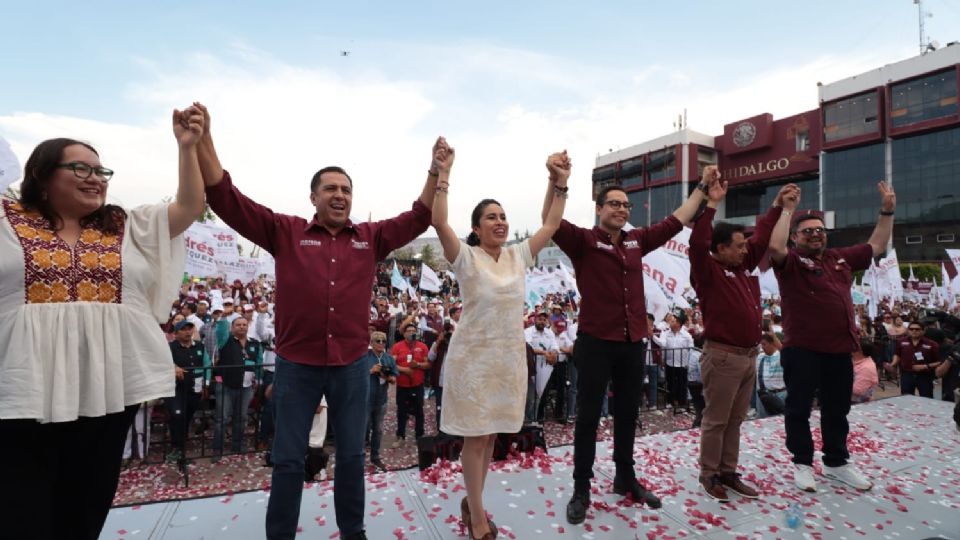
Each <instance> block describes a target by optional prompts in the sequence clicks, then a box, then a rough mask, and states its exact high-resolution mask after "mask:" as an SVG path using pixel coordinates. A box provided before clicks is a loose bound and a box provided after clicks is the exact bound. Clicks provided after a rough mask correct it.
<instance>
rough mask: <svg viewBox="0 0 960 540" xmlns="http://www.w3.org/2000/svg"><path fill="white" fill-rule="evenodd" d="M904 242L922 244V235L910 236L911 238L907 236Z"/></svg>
mask: <svg viewBox="0 0 960 540" xmlns="http://www.w3.org/2000/svg"><path fill="white" fill-rule="evenodd" d="M905 241H906V243H907V244H922V243H923V236H922V235H919V234H915V235H912V236H911V235H908V236H907V237H906V239H905Z"/></svg>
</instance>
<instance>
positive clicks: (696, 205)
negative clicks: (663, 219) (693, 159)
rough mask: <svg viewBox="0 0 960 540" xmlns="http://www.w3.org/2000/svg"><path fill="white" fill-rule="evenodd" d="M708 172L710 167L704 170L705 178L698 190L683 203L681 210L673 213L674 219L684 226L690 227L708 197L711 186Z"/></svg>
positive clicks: (678, 209)
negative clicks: (708, 180) (707, 175)
mask: <svg viewBox="0 0 960 540" xmlns="http://www.w3.org/2000/svg"><path fill="white" fill-rule="evenodd" d="M715 169H716V167H715V166H714V170H715ZM707 170H709V167H708V169H704V178H703V180H702V181H701V182H700V184H699V185H698V186H697V189H695V190H694V191H693V193H691V194H690V196H689V197H687V200H685V201H683V204H681V205H680V207H679V208H677V209H676V210H674V211H673V217H675V218H677V219H679V220H680V223H682V224H684V225H690V222H691V221H693V217H694V216H696V215H697V210H699V209H700V203H702V202H703V200H704V199H705V198H706V196H707V193H706V190H707V189H708V186H709V184H708V182H707V178H706V171H707ZM717 178H719V173H717Z"/></svg>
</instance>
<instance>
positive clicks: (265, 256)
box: [257, 249, 277, 278]
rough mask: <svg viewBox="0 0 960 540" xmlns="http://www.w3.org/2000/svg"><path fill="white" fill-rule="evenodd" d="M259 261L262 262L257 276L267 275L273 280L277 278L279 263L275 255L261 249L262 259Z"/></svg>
mask: <svg viewBox="0 0 960 540" xmlns="http://www.w3.org/2000/svg"><path fill="white" fill-rule="evenodd" d="M257 260H258V261H260V268H259V269H258V270H257V274H265V275H267V276H270V277H272V278H276V277H277V261H276V260H274V258H273V255H271V254H269V253H267V251H266V250H263V249H261V250H260V258H259V259H257Z"/></svg>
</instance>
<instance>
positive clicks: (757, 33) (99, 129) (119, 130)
mask: <svg viewBox="0 0 960 540" xmlns="http://www.w3.org/2000/svg"><path fill="white" fill-rule="evenodd" d="M455 4H456V3H449V2H448V3H440V2H369V1H367V2H363V1H351V2H337V3H333V2H275V3H272V4H270V5H268V4H267V3H265V2H249V1H242V2H230V3H227V2H182V1H172V2H163V3H159V2H153V3H145V2H143V3H141V2H97V1H94V2H88V3H77V2H20V3H18V4H16V5H14V4H12V3H5V5H4V7H3V16H2V21H0V24H2V28H3V31H2V32H0V49H2V50H3V51H5V52H4V54H2V55H0V73H2V74H3V77H2V81H3V83H2V84H0V137H4V138H5V139H7V140H8V141H10V143H11V146H12V147H13V149H14V151H15V152H16V153H17V155H18V156H19V157H20V159H21V162H22V161H23V160H25V159H26V156H27V155H28V154H29V152H30V150H31V149H32V147H33V146H34V145H35V144H36V143H37V142H39V141H40V140H42V139H44V138H47V137H53V136H58V135H70V136H76V137H79V138H83V139H86V140H90V141H91V142H93V143H94V144H95V145H97V146H98V148H99V149H100V151H101V154H102V156H103V158H104V162H105V164H107V165H108V166H112V167H113V168H115V169H117V171H118V172H117V176H116V183H115V184H114V185H113V186H112V187H111V197H113V198H115V199H116V200H117V201H118V202H121V203H122V204H125V205H131V206H132V205H135V204H141V203H148V202H155V201H156V200H158V199H159V198H162V197H163V196H164V195H167V194H171V193H172V192H173V190H174V189H175V176H174V175H175V171H176V154H175V152H176V148H175V144H174V142H173V139H172V135H170V134H169V127H168V126H167V124H168V122H169V120H168V118H169V114H170V110H171V109H172V108H173V107H182V106H184V105H186V104H187V103H189V102H190V101H192V100H194V99H196V100H200V101H203V102H205V103H207V104H208V105H209V106H210V108H211V112H212V114H213V115H214V119H213V125H214V135H215V137H216V140H217V142H218V146H219V147H220V150H221V154H222V157H223V159H224V162H225V165H227V167H228V168H229V169H231V171H232V172H233V173H234V175H235V177H236V180H237V183H238V185H239V186H240V187H241V189H244V190H245V191H247V192H248V193H249V194H251V195H252V196H254V197H255V198H257V199H259V200H261V201H262V202H264V203H266V204H268V205H270V206H272V207H274V208H275V209H277V210H279V211H284V212H290V213H299V214H304V215H305V214H307V213H309V211H310V207H309V205H308V201H307V195H306V192H307V189H306V187H305V186H306V184H307V182H308V179H309V177H310V175H311V174H312V172H313V171H315V170H316V169H318V168H320V167H322V166H324V165H327V164H330V163H338V164H342V165H344V166H346V167H347V168H348V170H350V171H351V173H352V175H353V176H354V178H355V179H356V180H357V183H358V191H357V194H356V197H355V200H354V214H355V215H357V216H363V217H366V216H367V215H373V217H374V218H383V217H387V216H389V215H391V214H393V213H396V212H398V211H400V210H402V209H404V208H406V207H407V206H408V205H409V202H410V201H412V199H413V198H414V197H415V194H416V193H418V192H419V187H420V185H421V183H422V180H423V171H424V170H425V168H426V166H427V165H428V161H429V148H430V145H431V144H432V141H433V139H434V138H435V137H436V135H438V134H441V133H442V134H445V135H446V136H447V138H448V139H449V140H450V142H451V143H452V144H453V145H454V146H455V147H457V150H458V158H457V163H456V165H455V168H454V175H453V181H452V186H451V197H450V198H451V222H452V223H453V224H454V227H455V229H457V230H458V232H461V233H464V234H465V233H466V231H467V223H466V221H467V218H466V215H467V214H468V213H469V209H470V208H472V206H473V204H474V203H475V202H476V201H477V200H479V199H480V198H482V197H485V196H494V197H497V198H499V199H501V202H503V203H504V206H505V209H506V211H507V213H508V216H509V217H510V218H511V222H512V225H513V227H514V228H515V229H520V230H523V229H533V228H535V227H536V226H537V222H538V218H539V216H538V214H539V212H538V210H537V208H536V207H537V205H538V204H539V200H540V195H541V193H542V189H543V186H544V183H543V182H544V174H543V169H542V167H543V165H542V163H543V160H544V158H545V156H546V155H547V154H548V153H549V152H551V151H554V150H557V149H562V148H567V149H568V150H569V151H570V152H571V154H572V155H573V159H574V175H573V177H572V184H573V185H572V194H573V196H572V197H571V203H570V205H569V206H568V208H569V211H568V215H569V217H570V218H571V219H572V220H573V221H575V222H578V223H580V224H584V225H586V224H589V223H590V222H591V210H592V208H591V204H590V201H589V173H590V169H591V168H592V164H593V160H594V158H595V157H596V155H597V153H599V152H605V151H606V150H607V149H609V148H618V147H625V146H629V145H631V144H636V143H638V142H642V141H644V140H647V139H650V138H653V137H656V136H659V135H663V134H665V133H667V132H669V131H670V130H671V129H672V121H673V119H674V118H675V117H676V115H677V114H679V113H680V112H682V110H683V108H687V110H688V115H689V126H690V127H691V128H693V129H695V130H698V131H702V132H705V133H709V134H716V133H719V132H720V130H721V129H722V126H723V124H724V123H727V122H731V121H734V120H737V119H740V118H743V117H747V116H752V115H755V114H759V113H763V112H771V113H773V114H774V115H775V116H778V117H779V116H785V115H788V114H792V113H795V112H800V111H803V110H807V109H810V108H814V107H815V106H816V82H817V81H822V82H831V81H833V80H836V79H839V78H844V77H847V76H851V75H855V74H857V73H860V72H862V71H865V70H867V69H872V68H875V67H879V66H880V65H883V64H886V63H890V62H894V61H897V60H901V59H904V58H907V57H909V56H912V55H915V54H917V52H918V45H917V42H918V32H917V9H916V6H915V5H914V4H913V3H912V2H911V1H910V0H874V1H866V0H863V1H853V2H826V1H819V0H818V1H807V2H789V3H788V2H769V1H768V2H759V1H749V2H748V1H742V2H738V1H730V2H676V3H666V2H659V3H656V4H654V3H650V2H600V3H597V4H598V5H590V6H589V7H585V6H587V4H586V3H584V2H486V3H482V4H481V3H471V4H469V5H466V4H465V3H463V4H461V5H455ZM925 7H926V9H927V10H928V11H930V12H932V13H933V17H931V18H928V19H927V33H928V35H929V36H930V37H931V38H932V39H936V40H938V41H939V42H940V43H941V44H945V43H946V42H949V41H954V40H957V39H960V0H927V1H926V2H925ZM341 50H347V51H350V55H349V56H346V57H344V56H341V55H340V51H341Z"/></svg>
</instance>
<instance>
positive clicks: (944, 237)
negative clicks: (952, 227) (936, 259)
mask: <svg viewBox="0 0 960 540" xmlns="http://www.w3.org/2000/svg"><path fill="white" fill-rule="evenodd" d="M956 241H957V237H956V236H955V235H954V234H953V233H945V234H938V235H937V243H938V244H950V243H953V242H956Z"/></svg>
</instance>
